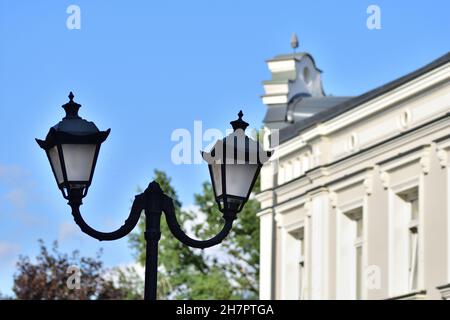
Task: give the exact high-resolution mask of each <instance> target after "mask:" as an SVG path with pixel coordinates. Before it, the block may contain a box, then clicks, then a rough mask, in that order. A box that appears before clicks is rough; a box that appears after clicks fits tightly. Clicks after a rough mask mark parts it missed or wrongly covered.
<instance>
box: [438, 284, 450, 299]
mask: <svg viewBox="0 0 450 320" xmlns="http://www.w3.org/2000/svg"><path fill="white" fill-rule="evenodd" d="M436 289H438V290H439V291H440V292H441V296H442V299H443V300H450V283H448V284H445V285H443V286H439V287H436Z"/></svg>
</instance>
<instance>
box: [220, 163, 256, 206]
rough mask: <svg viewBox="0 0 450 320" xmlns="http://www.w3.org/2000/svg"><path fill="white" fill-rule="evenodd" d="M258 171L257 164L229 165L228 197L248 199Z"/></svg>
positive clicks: (226, 178) (227, 170)
mask: <svg viewBox="0 0 450 320" xmlns="http://www.w3.org/2000/svg"><path fill="white" fill-rule="evenodd" d="M257 170H258V165H257V164H227V165H226V168H225V181H226V188H227V189H226V193H227V195H232V196H237V197H242V198H246V197H247V194H248V192H249V191H250V187H251V184H252V182H253V178H254V177H255V174H256V171H257Z"/></svg>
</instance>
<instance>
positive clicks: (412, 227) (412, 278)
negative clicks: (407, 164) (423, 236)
mask: <svg viewBox="0 0 450 320" xmlns="http://www.w3.org/2000/svg"><path fill="white" fill-rule="evenodd" d="M409 203H410V207H411V208H410V214H411V217H410V222H409V269H408V271H409V273H408V275H409V290H411V291H412V290H416V289H417V287H418V271H419V263H418V261H419V259H418V255H419V233H418V231H419V199H417V196H415V198H413V199H411V200H409Z"/></svg>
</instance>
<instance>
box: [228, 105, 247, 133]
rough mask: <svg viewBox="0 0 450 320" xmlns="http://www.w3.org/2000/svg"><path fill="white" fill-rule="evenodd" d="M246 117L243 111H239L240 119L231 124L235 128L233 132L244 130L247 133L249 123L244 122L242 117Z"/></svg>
mask: <svg viewBox="0 0 450 320" xmlns="http://www.w3.org/2000/svg"><path fill="white" fill-rule="evenodd" d="M243 116H244V113H243V112H242V110H240V111H239V113H238V117H239V118H238V119H237V120H234V121H231V122H230V124H231V126H232V127H233V130H234V131H236V130H238V129H242V130H244V131H245V129H246V128H247V127H248V123H247V122H245V121H244V120H242V117H243Z"/></svg>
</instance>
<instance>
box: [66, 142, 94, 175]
mask: <svg viewBox="0 0 450 320" xmlns="http://www.w3.org/2000/svg"><path fill="white" fill-rule="evenodd" d="M96 148H97V145H95V144H63V145H62V150H63V155H64V163H65V166H66V172H67V180H68V182H71V181H86V182H87V181H89V178H90V175H91V171H92V170H93V168H92V166H93V164H94V157H95V150H96Z"/></svg>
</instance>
